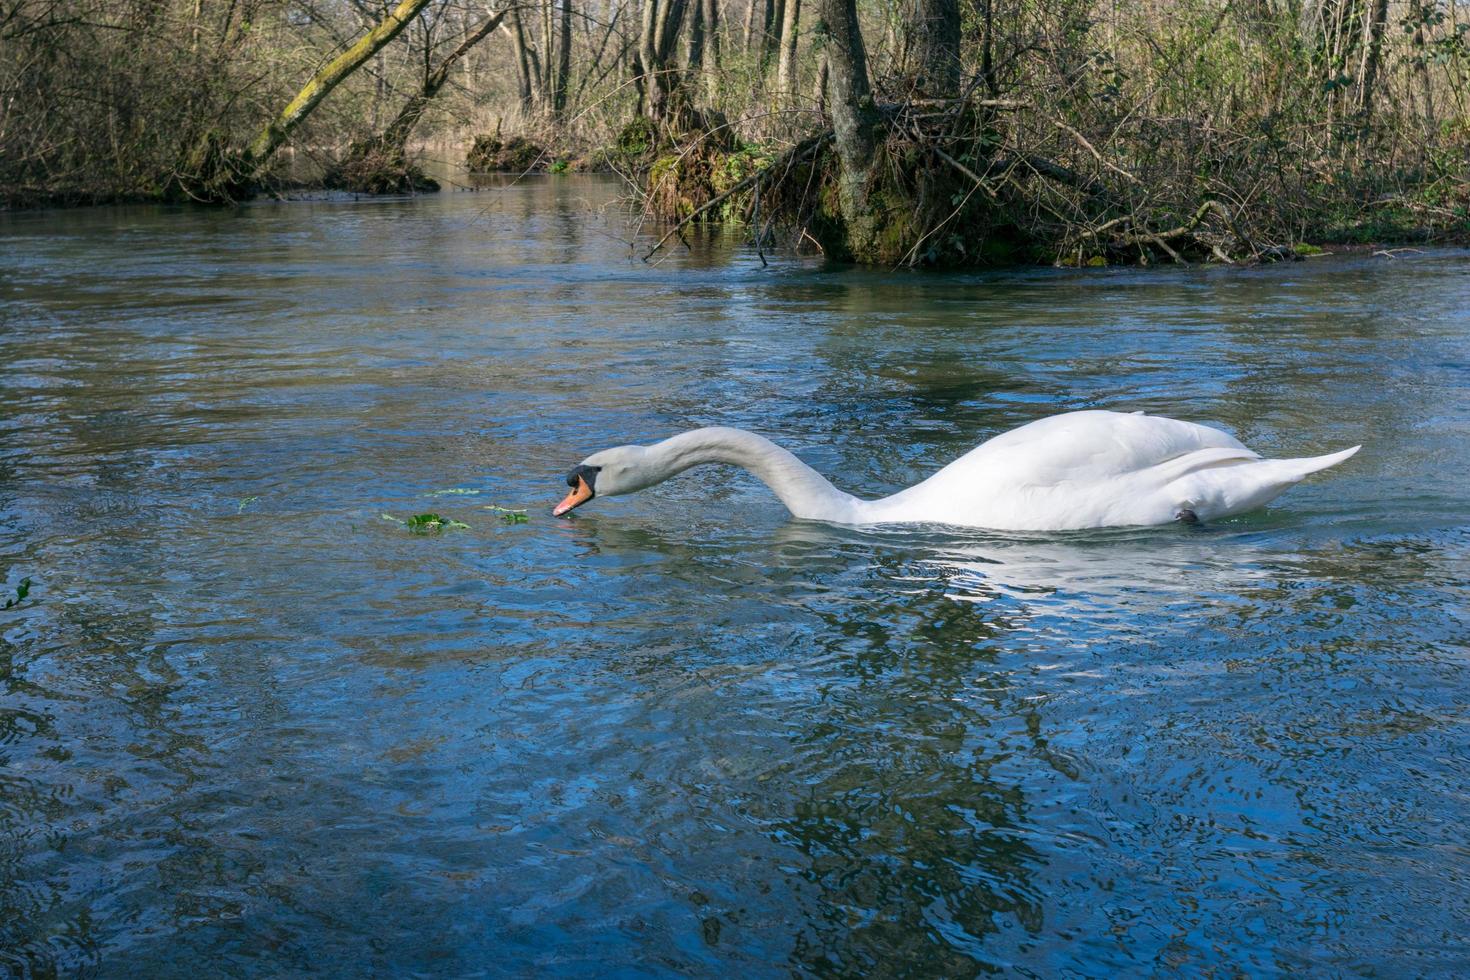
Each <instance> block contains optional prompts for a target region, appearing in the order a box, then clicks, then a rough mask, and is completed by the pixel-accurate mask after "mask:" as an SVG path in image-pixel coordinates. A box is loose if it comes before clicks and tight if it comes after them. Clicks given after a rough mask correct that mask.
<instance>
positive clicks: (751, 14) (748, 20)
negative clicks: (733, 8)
mask: <svg viewBox="0 0 1470 980" xmlns="http://www.w3.org/2000/svg"><path fill="white" fill-rule="evenodd" d="M766 2H767V0H750V3H749V5H747V6H746V8H745V53H746V54H750V49H751V48H752V47H754V46H755V11H756V7H757V6H764V4H765V3H766Z"/></svg>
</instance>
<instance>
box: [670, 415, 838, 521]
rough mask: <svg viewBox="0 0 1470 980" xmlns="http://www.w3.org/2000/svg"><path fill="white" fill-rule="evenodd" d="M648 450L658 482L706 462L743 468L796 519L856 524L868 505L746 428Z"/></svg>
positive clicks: (684, 436)
mask: <svg viewBox="0 0 1470 980" xmlns="http://www.w3.org/2000/svg"><path fill="white" fill-rule="evenodd" d="M647 452H648V462H649V463H650V465H651V467H652V468H653V469H654V471H655V475H656V479H655V481H654V482H662V481H663V480H667V479H668V478H669V477H672V476H674V475H675V474H677V473H682V472H683V471H684V470H687V469H689V468H690V467H692V466H700V465H702V464H705V463H725V464H729V465H731V466H739V467H741V468H742V469H744V470H747V471H748V472H750V473H751V474H752V475H754V476H755V478H756V479H758V480H760V481H761V482H762V483H764V484H765V485H766V486H768V487H770V488H771V491H772V492H773V493H774V494H775V495H776V496H777V497H778V498H779V499H780V501H781V503H782V504H784V505H785V507H786V509H787V510H788V511H790V512H791V516H793V517H798V518H804V519H807V520H817V521H834V522H838V523H857V522H858V521H859V517H860V512H861V511H862V509H863V507H864V506H865V502H864V501H861V500H859V499H857V498H856V497H853V496H852V495H850V494H846V493H843V492H842V491H841V490H838V489H837V488H836V487H834V486H833V485H832V484H831V483H828V482H827V480H826V478H825V477H823V476H822V475H821V474H820V473H818V472H817V471H816V470H814V469H812V468H811V467H810V466H808V465H806V464H805V463H803V462H802V461H801V460H799V459H797V458H796V456H795V454H793V453H791V452H789V451H788V450H785V449H782V448H781V447H780V446H778V445H776V444H775V443H774V442H772V441H771V440H769V439H767V438H765V437H764V436H758V435H756V434H755V433H754V432H746V431H745V430H744V429H733V428H726V427H714V428H707V429H695V430H693V431H691V432H684V433H681V434H680V435H677V436H674V437H673V438H671V439H665V440H664V441H663V442H660V443H655V444H654V445H652V446H649V447H648V448H647Z"/></svg>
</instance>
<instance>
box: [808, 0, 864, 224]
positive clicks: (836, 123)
mask: <svg viewBox="0 0 1470 980" xmlns="http://www.w3.org/2000/svg"><path fill="white" fill-rule="evenodd" d="M817 13H818V18H819V20H820V21H821V23H822V25H823V26H824V27H825V28H826V31H827V38H826V43H825V44H824V45H823V50H824V51H825V52H826V54H827V64H828V75H827V100H828V103H829V105H830V108H831V112H832V129H833V132H834V134H835V139H834V145H835V147H836V150H837V159H838V164H839V168H840V173H839V174H838V181H837V191H838V206H839V208H840V210H841V212H842V218H843V220H844V221H845V222H846V223H847V224H848V226H849V228H850V229H851V228H852V227H853V226H854V225H855V224H857V223H863V222H864V221H865V219H866V217H867V214H866V212H867V188H868V180H869V177H870V176H871V171H872V168H873V160H874V157H875V155H876V153H877V148H878V144H877V139H876V135H877V134H876V132H875V130H876V129H877V127H878V125H879V117H878V110H877V107H876V106H874V104H873V93H872V88H871V86H870V85H869V83H868V52H867V49H866V47H864V45H863V35H862V32H861V31H860V30H859V28H858V18H857V3H856V0H818V6H817ZM852 237H853V236H852V233H851V231H849V234H848V238H849V240H851V239H852Z"/></svg>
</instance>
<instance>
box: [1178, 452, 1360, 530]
mask: <svg viewBox="0 0 1470 980" xmlns="http://www.w3.org/2000/svg"><path fill="white" fill-rule="evenodd" d="M1362 448H1363V447H1362V446H1353V447H1352V448H1351V449H1344V450H1342V451H1341V452H1336V453H1328V454H1327V455H1325V456H1308V457H1303V458H1301V459H1259V458H1257V459H1250V460H1245V459H1241V460H1237V461H1234V462H1233V463H1232V461H1229V460H1223V459H1222V460H1220V461H1219V462H1217V463H1214V464H1213V465H1208V466H1207V468H1203V469H1197V470H1195V471H1194V472H1192V473H1189V474H1188V475H1187V476H1184V477H1182V478H1180V479H1178V480H1175V481H1174V482H1173V483H1171V484H1170V485H1169V489H1170V491H1171V492H1172V494H1171V495H1172V496H1173V497H1174V498H1176V499H1177V500H1178V506H1179V509H1180V510H1181V511H1185V510H1188V511H1191V512H1193V513H1195V514H1197V515H1198V516H1199V517H1200V518H1202V519H1204V520H1212V519H1216V518H1221V517H1230V516H1232V515H1234V514H1241V513H1244V512H1245V511H1248V510H1254V509H1255V508H1257V507H1263V506H1265V505H1266V504H1268V503H1270V502H1271V501H1272V500H1274V499H1276V498H1277V497H1278V496H1280V495H1281V494H1283V493H1285V492H1286V491H1287V490H1289V489H1291V488H1292V487H1294V486H1296V485H1297V484H1298V483H1300V482H1301V481H1302V480H1304V479H1306V478H1307V477H1308V476H1311V475H1312V474H1313V473H1316V472H1319V471H1321V470H1325V469H1327V468H1329V467H1332V466H1336V465H1337V464H1338V463H1341V462H1343V461H1345V460H1347V459H1348V458H1349V457H1351V456H1352V455H1353V454H1354V453H1356V452H1357V451H1358V450H1359V449H1362Z"/></svg>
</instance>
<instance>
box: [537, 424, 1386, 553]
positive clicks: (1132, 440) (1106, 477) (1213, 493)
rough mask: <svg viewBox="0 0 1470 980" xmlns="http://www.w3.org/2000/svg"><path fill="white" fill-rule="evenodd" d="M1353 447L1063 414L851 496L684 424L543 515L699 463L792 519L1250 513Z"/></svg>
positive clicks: (600, 467)
mask: <svg viewBox="0 0 1470 980" xmlns="http://www.w3.org/2000/svg"><path fill="white" fill-rule="evenodd" d="M1360 448H1361V447H1359V446H1354V447H1353V448H1351V449H1344V450H1343V451H1342V452H1339V453H1332V454H1331V455H1328V456H1315V457H1312V458H1309V459H1277V460H1267V459H1262V458H1261V457H1260V456H1259V455H1257V454H1256V453H1253V452H1251V451H1250V450H1249V449H1247V448H1246V447H1245V446H1243V445H1241V444H1240V442H1239V441H1238V440H1236V439H1235V438H1234V437H1233V436H1229V435H1226V434H1225V433H1224V432H1221V431H1220V430H1218V429H1211V428H1209V427H1208V426H1203V425H1197V424H1195V423H1193V422H1180V421H1178V420H1177V419H1168V418H1162V417H1159V416H1151V415H1144V414H1143V413H1142V412H1134V413H1133V414H1131V415H1130V414H1124V413H1121V412H1102V411H1090V412H1069V413H1067V414H1065V415H1054V416H1052V417H1051V418H1045V419H1039V420H1038V421H1035V422H1031V423H1029V424H1027V425H1023V426H1021V427H1020V428H1018V429H1012V430H1011V431H1010V432H1006V433H1003V434H1001V435H998V436H996V437H995V438H994V439H991V440H990V441H988V442H984V443H981V444H980V445H979V446H976V447H975V448H974V449H972V450H970V451H969V452H968V453H966V454H965V455H964V456H961V457H960V458H959V459H957V460H955V461H954V462H953V463H950V464H949V465H948V466H946V467H945V468H944V469H942V470H940V471H939V472H938V473H935V474H934V475H933V476H931V477H929V479H927V480H925V481H924V482H923V483H920V484H918V485H917V486H913V487H910V488H909V489H907V490H904V491H901V492H899V493H896V494H894V495H893V496H891V497H884V498H883V499H882V500H859V499H858V498H857V497H854V496H852V495H850V494H846V493H843V492H842V491H841V490H838V489H837V488H836V487H834V486H832V484H830V483H828V482H827V481H826V480H825V479H823V478H822V476H821V475H820V474H819V473H817V471H816V470H814V469H812V468H811V467H810V466H807V465H806V464H805V463H803V462H802V461H801V460H799V459H797V458H796V457H795V456H794V455H792V454H791V453H789V452H787V451H786V450H785V449H782V448H781V447H780V446H778V445H776V444H775V443H773V442H771V441H770V440H769V439H766V438H764V437H763V436H758V435H756V434H755V433H753V432H746V431H744V430H743V429H731V428H709V429H694V430H692V431H690V432H685V433H681V434H680V435H677V436H674V437H673V438H671V439H665V440H664V441H663V442H659V443H655V444H654V445H652V446H619V447H617V448H615V449H604V450H603V451H602V452H600V453H593V454H592V455H591V456H588V457H587V458H586V459H585V460H583V461H582V463H581V464H580V465H579V466H577V467H576V468H574V469H573V470H572V472H571V473H570V474H568V476H567V485H568V486H570V487H571V488H572V492H571V493H569V494H568V495H567V497H566V499H565V500H563V501H562V502H561V503H560V504H558V505H557V506H556V509H555V510H554V511H553V512H552V513H553V514H555V515H561V514H565V513H566V512H567V511H570V510H571V509H572V508H574V507H578V506H581V505H582V504H584V503H586V502H587V501H589V500H591V499H592V498H593V497H597V496H603V497H610V496H614V495H616V494H623V493H633V492H634V491H636V490H642V489H644V488H645V487H651V486H653V485H654V484H656V483H662V482H663V481H664V480H667V479H668V478H669V477H671V476H674V475H675V474H676V473H680V472H683V471H684V470H687V469H689V467H691V466H698V465H700V464H701V463H729V464H732V465H734V466H741V467H744V468H745V469H747V470H749V471H750V472H751V473H753V474H755V476H756V477H757V478H759V479H760V480H761V481H762V482H763V483H765V485H766V486H768V487H770V488H771V489H772V490H773V491H775V494H776V496H777V497H779V498H781V503H783V504H785V505H786V509H787V510H789V511H790V512H791V514H792V516H794V517H800V518H806V519H809V520H818V521H830V522H832V523H835V524H903V523H938V524H957V525H964V526H968V527H984V528H994V529H996V530H1014V531H1061V530H1071V529H1076V528H1087V527H1115V526H1127V525H1135V526H1136V525H1148V524H1167V523H1169V522H1171V521H1178V520H1183V521H1195V520H1213V519H1215V518H1221V517H1230V516H1231V515H1233V514H1239V513H1242V512H1244V511H1248V510H1252V509H1254V508H1256V507H1260V506H1262V505H1263V504H1265V503H1267V502H1268V501H1270V500H1271V499H1272V498H1274V497H1276V496H1277V495H1278V494H1280V493H1282V492H1283V491H1285V490H1286V489H1287V488H1289V487H1291V486H1292V485H1294V484H1296V483H1298V482H1300V481H1301V479H1302V478H1303V477H1305V476H1307V475H1308V474H1310V473H1315V472H1317V471H1318V470H1322V469H1326V468H1327V467H1329V466H1333V465H1336V464H1337V463H1341V462H1342V461H1343V460H1345V459H1347V458H1348V457H1349V456H1351V455H1352V454H1353V453H1355V452H1357V451H1358V450H1359V449H1360Z"/></svg>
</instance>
